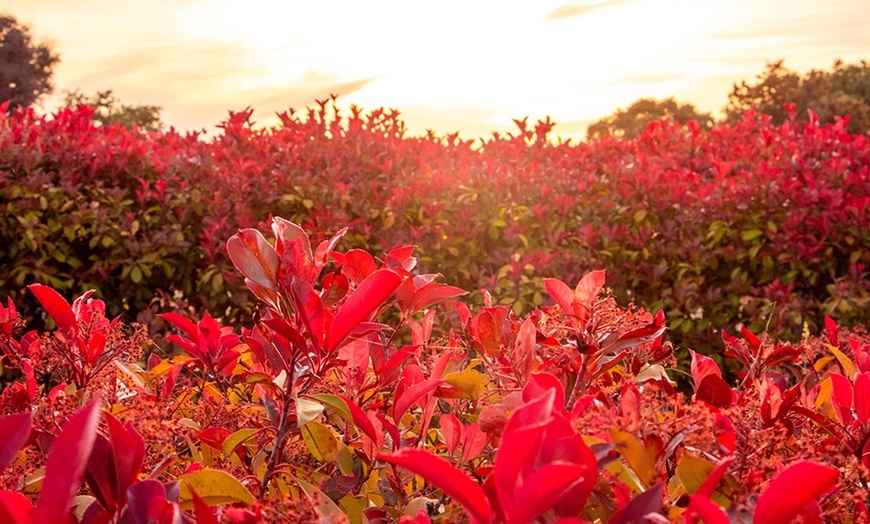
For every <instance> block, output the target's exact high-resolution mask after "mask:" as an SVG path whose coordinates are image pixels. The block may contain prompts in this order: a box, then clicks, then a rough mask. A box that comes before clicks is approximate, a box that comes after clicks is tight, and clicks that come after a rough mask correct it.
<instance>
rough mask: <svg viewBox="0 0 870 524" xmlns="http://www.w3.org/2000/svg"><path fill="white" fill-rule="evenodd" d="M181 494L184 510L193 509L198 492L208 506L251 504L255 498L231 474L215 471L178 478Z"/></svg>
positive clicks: (193, 473)
mask: <svg viewBox="0 0 870 524" xmlns="http://www.w3.org/2000/svg"><path fill="white" fill-rule="evenodd" d="M177 480H179V481H180V482H179V486H180V488H181V493H180V495H179V504H180V505H181V507H182V508H183V509H193V494H192V493H191V491H190V490H191V489H193V490H194V491H196V494H197V495H199V496H200V497H201V498H202V499H203V500H204V501H205V503H206V504H208V505H209V506H214V505H216V504H235V503H238V502H241V503H242V504H251V503H252V502H253V501H254V496H253V495H251V493H250V492H249V491H248V490H247V488H245V486H243V485H242V483H241V482H239V481H238V479H236V478H235V477H233V476H232V475H230V474H229V473H226V472H223V471H218V470H214V469H201V470H198V471H192V472H190V473H186V474H184V475H181V476H180V477H178V479H177Z"/></svg>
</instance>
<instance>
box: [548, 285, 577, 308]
mask: <svg viewBox="0 0 870 524" xmlns="http://www.w3.org/2000/svg"><path fill="white" fill-rule="evenodd" d="M544 289H546V290H547V293H548V294H549V295H550V296H551V297H553V300H555V301H556V303H557V304H559V306H561V308H562V311H564V312H565V314H567V315H571V314H573V312H574V306H573V304H574V292H573V291H571V288H570V287H568V286H567V285H566V284H565V283H564V282H562V281H561V280H559V279H556V278H545V279H544Z"/></svg>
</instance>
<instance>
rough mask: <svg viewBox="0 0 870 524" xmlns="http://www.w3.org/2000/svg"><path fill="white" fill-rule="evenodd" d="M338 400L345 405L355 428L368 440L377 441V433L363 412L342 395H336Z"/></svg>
mask: <svg viewBox="0 0 870 524" xmlns="http://www.w3.org/2000/svg"><path fill="white" fill-rule="evenodd" d="M335 396H337V397H338V398H340V399H341V400H343V401H344V403H345V404H347V409H348V410H349V411H350V416H351V418H353V423H354V425H355V426H356V427H358V428H359V429H360V430H361V431H362V432H363V433H364V434H365V435H366V436H367V437H368V438H370V439H372V440H373V441H377V437H378V435H377V432H376V431H375V426H374V425H373V424H372V421H371V420H369V418H368V417H367V416H366V414H365V411H363V410H362V408H360V407H359V406H357V405H356V403H355V402H354V401H352V400H351V399H349V398H347V397H345V396H344V395H338V394H336V395H335Z"/></svg>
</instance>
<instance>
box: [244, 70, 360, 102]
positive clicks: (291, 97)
mask: <svg viewBox="0 0 870 524" xmlns="http://www.w3.org/2000/svg"><path fill="white" fill-rule="evenodd" d="M312 73H313V75H312ZM312 78H316V79H317V80H316V81H313V82H312ZM372 80H374V78H361V79H359V80H351V81H348V82H336V78H335V77H334V76H331V75H322V74H320V73H319V72H316V71H309V72H307V73H306V74H305V77H304V78H303V79H302V81H300V82H298V83H295V84H292V85H288V86H280V87H273V88H270V89H268V95H267V96H266V97H264V98H258V99H257V100H255V101H254V102H255V103H256V105H257V107H264V108H274V107H275V106H279V107H278V110H283V109H289V108H299V107H308V106H310V105H312V104H314V102H315V101H316V100H323V99H325V98H328V97H330V96H332V95H336V96H347V95H350V94H351V93H355V92H356V91H359V90H360V89H362V88H364V87H365V86H367V85H368V84H369V83H370V82H371V81H372ZM275 91H278V93H275ZM265 94H266V93H264V95H265ZM280 108H283V109H280Z"/></svg>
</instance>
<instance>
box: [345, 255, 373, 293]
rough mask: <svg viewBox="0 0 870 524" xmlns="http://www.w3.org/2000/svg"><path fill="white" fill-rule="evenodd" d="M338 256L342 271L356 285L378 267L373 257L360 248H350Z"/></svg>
mask: <svg viewBox="0 0 870 524" xmlns="http://www.w3.org/2000/svg"><path fill="white" fill-rule="evenodd" d="M339 258H340V259H339V261H338V262H339V264H341V266H342V271H343V272H344V273H345V274H346V275H347V276H348V278H350V279H351V281H353V283H354V284H357V285H359V284H360V283H361V282H362V281H363V280H365V279H366V277H368V276H369V275H371V274H372V273H374V272H375V271H377V269H378V265H377V264H375V259H374V258H372V256H371V255H370V254H368V253H367V252H365V251H363V250H362V249H351V250H350V251H348V252H347V253H345V254H344V255H343V256H342V257H339Z"/></svg>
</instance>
